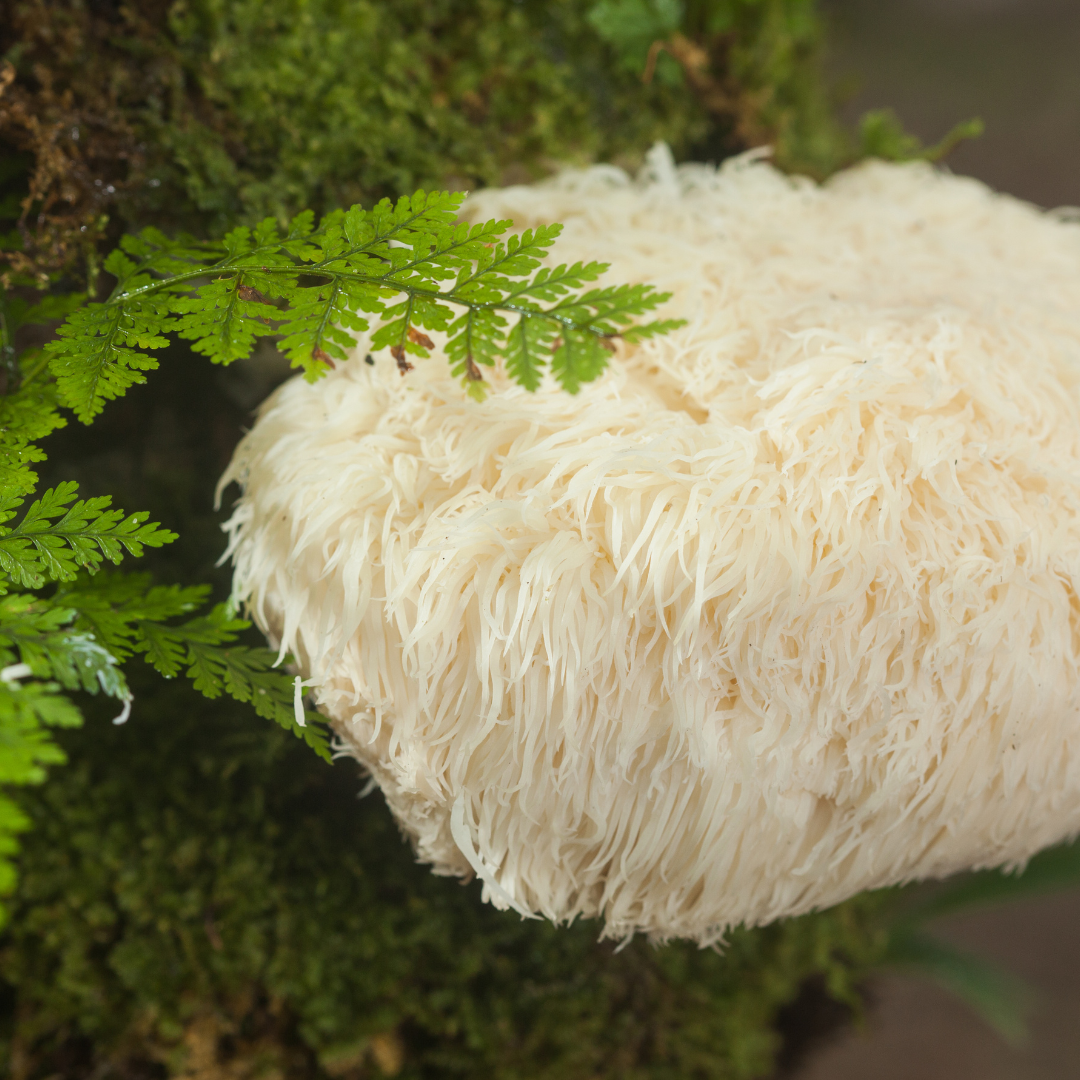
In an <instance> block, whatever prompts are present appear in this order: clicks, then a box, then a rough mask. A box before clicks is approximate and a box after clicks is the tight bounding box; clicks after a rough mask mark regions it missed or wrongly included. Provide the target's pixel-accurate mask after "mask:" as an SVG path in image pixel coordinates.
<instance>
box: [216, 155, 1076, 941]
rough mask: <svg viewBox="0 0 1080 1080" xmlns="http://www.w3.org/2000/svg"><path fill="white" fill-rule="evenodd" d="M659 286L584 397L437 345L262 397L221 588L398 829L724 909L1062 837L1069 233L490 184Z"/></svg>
mask: <svg viewBox="0 0 1080 1080" xmlns="http://www.w3.org/2000/svg"><path fill="white" fill-rule="evenodd" d="M467 208H468V210H469V213H470V215H471V216H472V217H474V218H476V219H483V218H487V217H494V216H498V217H501V218H507V217H509V218H513V219H514V221H515V227H518V228H526V227H529V226H532V225H535V224H538V223H540V222H546V221H562V222H564V223H565V226H566V227H565V231H564V233H563V236H562V238H561V239H560V241H559V242H558V243H557V244H556V247H555V251H554V254H555V256H556V258H557V259H558V261H560V262H572V261H575V260H578V259H591V258H602V259H604V260H605V261H610V263H611V270H610V271H609V275H608V278H609V279H610V280H611V281H649V282H652V283H654V284H655V285H657V286H658V287H659V288H661V289H663V290H670V291H671V292H672V293H673V294H674V295H673V298H672V299H671V301H670V302H669V303H668V304H667V306H666V309H665V310H664V311H663V312H662V314H663V315H665V316H681V317H685V318H686V319H687V320H688V322H687V325H686V326H684V327H683V328H682V329H681V330H678V331H675V332H674V333H671V334H669V335H667V336H665V337H662V338H659V339H655V340H650V341H647V342H645V343H643V344H642V345H640V346H634V347H627V346H623V345H620V347H619V351H618V353H617V355H616V356H615V357H614V358H613V362H612V364H611V368H610V370H609V371H607V372H606V373H605V375H604V376H603V377H602V378H601V379H599V380H598V381H597V382H595V383H592V384H589V385H587V386H585V387H584V388H583V389H582V391H581V392H580V393H579V394H578V395H576V396H570V395H568V394H565V393H563V392H562V391H560V390H559V389H558V388H557V387H555V386H554V385H553V384H551V385H549V384H547V383H545V385H544V386H543V387H542V388H541V390H540V391H539V392H537V393H536V394H529V393H527V392H526V391H524V390H522V389H520V388H518V387H516V386H514V385H512V384H510V383H509V382H508V381H507V380H506V379H505V378H503V377H501V376H500V375H498V374H497V373H496V374H495V375H494V376H492V378H491V381H492V383H493V390H492V392H491V393H489V395H488V397H487V400H486V401H484V402H482V403H478V402H475V401H472V400H469V399H467V398H466V397H465V395H464V393H463V391H462V390H461V388H460V386H459V385H458V384H457V383H456V382H455V381H454V380H452V379H451V378H450V375H449V370H448V367H447V365H446V363H445V361H444V360H443V359H441V357H440V356H439V355H435V356H433V357H432V359H430V360H428V361H419V362H418V363H417V365H416V370H415V371H414V372H412V373H411V374H410V375H408V376H407V377H405V378H402V377H400V376H399V374H398V372H397V371H396V368H395V366H394V364H393V362H392V361H391V360H389V359H383V358H379V359H378V361H377V363H376V364H375V365H374V366H369V365H366V364H365V363H364V362H363V359H362V358H363V356H364V352H365V350H364V343H363V342H361V345H360V348H359V350H358V354H357V358H356V359H355V360H353V361H350V362H349V363H347V364H343V365H339V367H338V369H337V370H336V371H334V372H332V373H330V375H329V376H328V377H326V378H325V379H323V380H321V381H320V382H318V383H316V384H314V385H309V384H307V383H305V382H303V381H301V380H293V381H292V382H290V383H287V384H286V385H285V386H283V387H282V388H281V389H280V390H278V391H277V393H276V394H275V395H273V396H272V397H271V399H270V400H269V401H268V402H267V403H266V404H265V405H264V407H263V409H262V411H261V414H260V416H259V419H258V422H257V424H256V425H255V427H254V429H253V430H252V431H251V432H250V433H249V434H248V435H247V437H246V438H245V439H244V441H243V442H242V444H241V445H240V447H239V449H238V450H237V453H236V457H235V460H234V462H233V465H232V467H231V469H230V472H229V473H228V474H227V476H226V478H225V479H230V478H231V479H236V480H238V481H239V482H240V484H241V487H242V489H243V490H242V496H241V498H240V500H239V502H238V504H237V507H236V510H235V513H234V515H233V517H232V520H231V522H230V523H229V526H228V528H229V530H230V533H231V554H232V557H233V559H234V561H235V591H236V595H237V596H238V597H239V598H240V599H242V600H243V601H244V602H246V604H247V605H248V607H249V609H250V611H251V612H252V614H253V617H254V618H255V620H256V622H257V623H258V624H259V625H260V626H261V627H262V628H263V629H264V630H265V631H266V632H267V633H268V634H269V635H270V637H271V638H272V640H274V641H275V642H277V643H280V646H281V648H282V650H283V651H288V652H291V653H292V654H293V655H294V656H295V657H296V658H297V661H298V663H299V665H300V668H301V670H302V672H303V674H304V675H305V677H310V678H311V679H312V680H313V682H314V686H313V693H314V695H315V699H316V701H317V703H318V706H319V708H320V709H321V710H322V711H323V712H324V714H325V715H326V716H327V717H328V718H329V719H330V720H331V722H332V724H333V726H334V729H335V731H336V732H337V734H338V736H339V738H340V740H341V742H342V744H343V745H344V747H345V748H346V749H347V751H348V752H349V753H350V754H352V755H354V756H355V757H356V758H358V759H359V760H360V761H361V762H362V763H363V764H364V766H365V767H366V768H367V769H368V770H370V772H371V774H372V776H373V777H374V779H375V780H376V781H377V783H378V784H379V786H380V787H381V788H382V790H383V792H384V793H385V796H386V798H387V801H388V803H389V805H390V807H391V808H392V810H393V812H394V814H395V816H396V817H397V819H398V821H399V822H400V824H401V826H402V828H403V830H404V831H405V832H406V833H407V834H408V835H409V837H410V838H411V839H412V841H413V843H414V844H415V846H416V850H417V853H418V855H419V857H420V858H421V859H422V860H425V861H427V862H430V863H431V864H432V865H433V866H434V868H435V870H436V872H438V873H444V874H455V875H463V876H464V875H469V874H472V873H476V874H477V875H479V876H480V877H481V878H482V879H483V882H484V892H485V896H486V897H487V898H488V899H489V900H491V901H492V902H493V903H495V904H496V905H498V906H503V907H514V908H516V909H517V910H519V911H521V912H522V913H528V914H538V915H543V916H546V917H548V918H550V919H555V920H567V919H571V918H574V917H575V916H585V917H592V916H598V917H601V918H603V919H604V922H605V934H606V935H607V936H609V937H624V936H626V935H629V934H632V933H634V932H639V931H642V932H646V933H648V934H650V935H653V936H654V937H656V938H667V937H686V938H693V939H696V940H698V941H701V942H703V943H705V942H711V941H715V940H717V939H718V938H719V937H720V936H721V935H722V934H723V932H724V930H725V929H726V928H727V927H728V926H730V925H732V924H734V923H739V922H746V923H750V924H755V923H763V922H767V921H769V920H772V919H775V918H777V917H779V916H783V915H790V914H795V913H799V912H804V911H807V910H810V909H812V908H815V907H822V906H826V905H829V904H832V903H835V902H837V901H840V900H842V899H844V898H845V897H848V896H850V895H852V894H853V893H855V892H858V891H861V890H863V889H867V888H871V887H876V886H882V885H887V884H891V883H895V882H901V881H908V880H912V879H916V878H924V877H932V876H941V875H946V874H949V873H952V872H954V871H956V870H959V869H962V868H965V867H986V866H996V865H1001V864H1009V865H1019V864H1022V863H1023V861H1024V860H1025V859H1026V858H1028V857H1029V856H1030V855H1031V854H1032V853H1034V852H1035V851H1037V850H1038V849H1040V848H1042V847H1044V846H1046V845H1048V844H1051V843H1054V842H1056V841H1059V840H1062V839H1064V838H1067V837H1070V836H1073V835H1076V833H1077V832H1078V831H1080V225H1078V224H1076V223H1074V222H1070V221H1069V220H1067V218H1066V216H1065V215H1056V216H1055V215H1052V214H1047V213H1044V212H1042V211H1039V210H1037V209H1035V208H1033V207H1030V206H1028V205H1026V204H1023V203H1020V202H1018V201H1016V200H1014V199H1011V198H1009V197H1005V196H1001V195H996V194H994V193H992V192H991V191H989V190H988V189H987V188H985V187H983V186H982V185H980V184H978V183H977V182H975V181H972V180H967V179H959V178H956V177H952V176H949V175H947V174H944V173H941V172H937V171H934V170H933V169H931V168H930V167H929V166H926V165H924V164H905V165H888V164H883V163H873V164H867V165H863V166H860V167H858V168H856V169H853V170H851V171H849V172H847V173H844V174H841V175H839V176H837V177H836V178H834V179H833V180H831V181H830V182H829V183H828V184H826V185H824V186H820V187H819V186H817V185H815V184H813V183H811V182H809V181H806V180H802V179H791V178H787V177H784V176H783V175H781V174H780V173H778V172H777V171H775V170H774V169H773V168H772V167H771V166H770V165H768V164H767V163H765V162H763V161H761V160H758V159H755V158H754V157H753V156H752V155H751V156H747V157H744V158H741V159H738V160H736V161H733V162H729V163H727V164H725V165H724V166H723V167H721V168H720V169H719V170H715V169H712V168H708V167H704V166H683V167H680V168H678V169H676V168H675V167H674V165H673V164H672V163H671V161H670V157H669V156H668V155H667V154H666V151H665V150H664V149H663V148H658V149H656V150H654V151H653V153H652V154H651V155H650V159H649V162H648V164H647V166H646V168H645V169H644V170H643V171H642V174H641V175H640V176H639V177H638V178H637V179H636V180H632V179H630V178H629V177H627V176H626V175H625V174H624V173H622V172H620V171H619V170H616V169H613V168H611V167H597V168H593V169H590V170H586V171H583V172H573V173H564V174H562V175H561V176H559V177H557V178H555V179H554V180H552V181H549V182H547V183H545V184H541V185H537V186H535V187H518V188H508V189H504V190H492V191H487V192H482V193H480V194H479V195H477V196H475V197H474V198H473V199H472V200H471V201H470V203H469V204H467Z"/></svg>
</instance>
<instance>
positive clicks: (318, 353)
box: [311, 345, 337, 371]
mask: <svg viewBox="0 0 1080 1080" xmlns="http://www.w3.org/2000/svg"><path fill="white" fill-rule="evenodd" d="M311 358H312V360H318V361H319V363H320V364H325V365H326V366H327V367H328V368H331V369H332V370H335V371H336V370H337V364H335V363H334V360H333V358H332V357H331V356H330V354H329V353H327V352H326V350H325V349H321V348H319V346H318V345H316V346H315V348H314V349H312V350H311Z"/></svg>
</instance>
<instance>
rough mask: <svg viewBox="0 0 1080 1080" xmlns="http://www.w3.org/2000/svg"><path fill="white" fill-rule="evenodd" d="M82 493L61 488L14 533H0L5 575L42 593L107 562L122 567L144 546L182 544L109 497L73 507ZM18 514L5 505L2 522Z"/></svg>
mask: <svg viewBox="0 0 1080 1080" xmlns="http://www.w3.org/2000/svg"><path fill="white" fill-rule="evenodd" d="M77 492H78V485H77V484H75V483H73V482H71V481H67V482H65V483H62V484H58V485H57V486H56V487H55V488H50V489H49V490H48V491H46V492H45V494H44V495H43V496H42V497H41V498H40V499H38V500H36V501H35V502H34V503H33V504H32V505H31V506H30V509H29V510H27V512H26V514H25V515H24V516H23V519H22V521H21V522H19V524H18V525H17V526H16V527H15V528H14V529H8V528H0V571H3V573H5V574H6V575H7V576H8V577H10V578H11V579H12V580H13V581H15V582H17V583H19V584H20V585H24V586H27V587H29V588H35V589H36V588H40V587H41V586H42V585H44V583H45V581H46V580H52V581H71V580H73V579H74V577H75V575H76V573H77V571H78V570H79V569H80V568H85V569H87V570H89V571H91V573H92V572H93V571H95V570H97V568H98V567H99V566H100V565H101V563H102V561H103V560H104V559H108V560H109V561H110V562H113V563H119V562H120V561H121V559H122V558H123V556H124V553H125V552H126V553H127V554H129V555H133V556H135V557H138V556H140V555H141V554H142V552H143V547H144V546H148V547H160V546H161V545H163V544H169V543H172V541H173V540H175V539H176V534H175V533H173V532H169V531H168V530H167V529H162V528H161V527H160V526H159V525H158V524H157V522H147V520H146V518H147V516H148V515H147V514H145V513H138V514H131V515H129V516H127V517H125V516H124V511H123V510H112V509H109V507H110V506H111V503H112V500H111V499H110V498H109V497H108V496H99V497H97V498H93V499H86V500H82V499H79V500H78V501H75V502H72V500H74V499H75V497H76V494H77ZM12 513H13V509H12V505H11V503H10V502H7V503H5V502H4V501H3V500H0V520H4V519H5V518H10V516H11V514H12ZM57 519H58V520H57Z"/></svg>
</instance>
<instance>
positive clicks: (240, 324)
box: [46, 191, 679, 421]
mask: <svg viewBox="0 0 1080 1080" xmlns="http://www.w3.org/2000/svg"><path fill="white" fill-rule="evenodd" d="M463 199H464V195H463V194H462V193H450V192H445V191H441V192H423V191H418V192H416V194H415V195H412V196H411V197H410V196H406V197H402V198H400V199H398V200H397V202H396V203H391V202H390V201H389V200H386V199H384V200H383V201H382V202H380V203H379V204H378V205H377V206H376V207H374V208H373V209H372V210H364V209H363V208H361V207H358V206H354V207H353V208H352V209H351V210H348V211H340V210H339V211H335V212H334V213H331V214H328V215H327V216H326V217H325V218H323V220H322V221H321V222H320V224H319V226H318V228H312V218H311V215H310V214H304V215H300V216H299V217H298V218H296V219H295V220H294V221H293V223H292V225H291V227H290V230H289V233H288V235H287V236H284V237H283V236H281V234H280V231H279V229H278V226H277V224H276V222H274V221H273V220H271V219H268V220H266V221H264V222H262V224H260V225H258V226H256V227H255V228H254V229H248V228H246V227H241V228H236V229H233V230H232V231H231V232H230V233H228V234H227V235H226V236H225V237H224V238H223V240H222V241H221V242H220V243H212V244H196V243H195V242H193V241H191V240H189V239H185V238H181V239H179V240H176V241H170V240H168V239H167V238H166V237H164V236H163V235H162V234H161V233H160V232H158V231H156V230H144V231H143V232H141V233H139V234H138V235H137V236H134V237H127V238H125V240H124V241H123V243H122V245H121V248H120V249H117V250H116V251H114V252H113V253H112V255H110V257H109V259H108V260H107V261H106V264H105V265H106V269H108V270H109V271H110V272H111V273H112V274H114V275H115V277H116V279H117V284H116V287H115V289H114V290H113V294H112V296H110V297H109V299H108V300H107V301H105V302H104V303H101V304H90V305H88V306H87V307H85V308H83V309H82V310H80V311H77V312H75V313H74V314H73V315H71V316H70V317H69V319H68V321H67V322H66V323H65V324H64V326H63V327H61V330H60V332H59V333H60V336H59V337H58V339H57V340H56V341H54V342H51V343H50V344H49V345H48V346H46V350H47V353H48V357H49V363H50V367H51V370H52V372H53V374H54V375H55V376H56V379H57V383H58V386H59V392H60V400H61V402H62V403H63V404H65V405H68V406H69V407H71V408H72V409H73V410H74V411H75V414H76V415H77V416H78V417H79V419H80V420H83V421H89V420H90V419H92V418H93V417H94V416H95V415H96V414H97V413H98V412H100V411H101V409H102V408H103V406H104V404H105V402H106V401H108V400H110V399H112V398H115V397H119V396H120V395H121V394H123V393H124V392H125V391H126V390H127V388H128V387H129V386H132V385H134V384H135V383H137V382H141V381H143V379H144V377H145V376H144V372H146V371H147V370H149V369H150V368H152V367H154V366H156V360H154V358H153V356H152V355H151V352H152V351H153V350H156V349H159V348H161V347H162V346H163V345H165V344H166V343H167V340H168V338H167V335H168V334H173V333H175V334H177V335H178V336H179V337H181V338H184V339H185V340H189V341H191V342H192V343H193V346H192V347H193V348H194V349H195V351H196V352H199V353H202V354H204V355H205V356H208V357H209V358H210V359H211V360H213V361H214V362H215V363H221V364H228V363H231V362H232V361H234V360H237V359H239V358H241V357H243V356H247V355H248V354H249V353H250V352H251V350H252V349H253V348H254V347H255V344H256V342H257V341H258V339H259V338H260V337H263V336H266V335H268V334H279V335H281V341H280V347H281V349H282V351H283V352H284V353H285V355H286V356H288V357H289V359H290V361H291V362H292V364H293V366H295V367H299V368H301V369H303V371H304V373H305V375H306V377H307V378H309V379H315V378H318V377H319V376H320V375H321V374H323V373H324V372H325V371H326V369H327V368H328V367H331V366H333V364H334V362H335V361H337V360H342V359H344V358H345V357H346V355H347V351H348V350H349V349H350V348H351V347H352V346H353V344H354V342H355V337H354V335H356V334H360V333H363V332H365V331H367V330H370V329H372V327H373V326H374V331H375V332H374V334H373V336H372V348H373V349H384V348H385V349H389V350H390V352H391V354H392V355H393V356H394V358H395V359H396V360H397V363H398V366H399V368H400V369H401V371H402V373H403V374H404V373H405V372H407V371H408V370H409V368H410V367H411V364H410V363H409V361H408V360H407V359H406V357H407V356H427V355H429V350H430V348H431V339H430V338H429V337H428V335H427V333H426V332H425V331H447V332H449V334H450V340H449V342H448V346H447V348H448V355H449V358H450V362H451V365H452V369H453V372H454V374H455V375H456V376H457V377H458V378H459V379H460V380H461V381H462V383H463V384H464V385H465V386H466V387H467V388H468V390H469V392H470V393H472V394H474V395H476V396H482V394H483V387H484V383H483V376H482V374H481V368H482V367H491V366H493V365H494V364H496V363H497V362H498V361H499V360H500V359H505V360H506V362H507V369H508V372H509V374H510V377H511V378H512V379H514V380H515V381H517V382H519V383H520V384H521V385H522V386H524V387H526V388H527V389H529V390H535V389H536V388H537V387H538V386H539V383H540V379H541V377H542V372H543V370H544V367H545V366H546V365H547V364H548V362H549V361H550V363H551V366H552V370H553V371H554V372H555V374H556V376H557V377H558V378H559V381H560V382H561V384H562V385H563V386H564V388H566V389H567V390H570V391H571V392H576V390H577V389H578V388H579V387H580V385H581V384H582V383H584V382H587V381H589V380H590V379H594V378H596V376H597V375H599V373H600V372H601V371H602V370H603V368H604V366H605V365H606V363H607V349H606V345H607V343H609V342H610V340H611V339H612V338H615V337H627V336H628V335H629V334H631V333H634V334H635V335H636V336H635V337H634V338H633V340H640V339H641V338H642V337H643V336H648V333H650V332H651V333H661V332H665V331H666V330H667V329H671V328H673V327H674V326H676V325H679V324H678V323H674V322H672V321H668V322H665V323H655V324H652V325H653V329H652V330H651V331H646V330H644V329H643V328H640V327H635V326H633V325H632V324H633V323H634V320H636V319H637V318H638V317H639V316H641V315H643V314H644V313H646V312H648V311H651V310H653V309H654V308H655V307H657V305H659V304H661V303H662V302H663V301H665V300H667V299H668V295H669V294H667V293H658V292H656V290H655V289H653V288H652V287H651V286H648V285H619V286H612V287H608V288H601V289H595V288H594V289H590V290H588V291H582V290H585V289H586V286H587V285H588V284H589V283H591V282H594V281H596V280H597V279H598V278H599V277H600V275H601V274H603V273H604V272H605V271H606V270H607V266H606V264H604V263H599V262H590V263H575V264H574V265H572V266H559V267H556V268H554V269H550V268H546V267H542V266H541V262H542V261H543V259H544V258H545V257H546V256H547V254H548V252H549V250H550V248H551V246H552V244H554V242H555V240H556V239H557V238H558V236H559V233H560V230H561V226H559V225H543V226H539V227H537V228H535V229H529V230H527V231H525V232H524V233H522V234H521V235H520V236H516V235H510V236H506V235H505V234H506V233H507V232H508V230H509V229H510V227H511V225H512V222H510V221H497V220H492V221H487V222H483V223H480V224H476V225H469V224H466V223H463V222H460V221H458V220H457V212H458V210H459V209H460V207H461V203H462V201H463ZM369 316H370V317H373V318H369ZM557 339H558V340H557ZM560 349H561V350H562V351H561V352H560V351H559V350H560ZM552 350H554V353H555V355H554V356H552V355H551V353H552Z"/></svg>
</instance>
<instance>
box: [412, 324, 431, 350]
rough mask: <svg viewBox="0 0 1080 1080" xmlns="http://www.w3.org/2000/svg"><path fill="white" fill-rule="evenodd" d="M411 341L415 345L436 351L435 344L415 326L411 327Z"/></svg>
mask: <svg viewBox="0 0 1080 1080" xmlns="http://www.w3.org/2000/svg"><path fill="white" fill-rule="evenodd" d="M409 340H410V341H411V342H413V344H415V345H420V346H421V347H422V348H425V349H434V348H435V342H434V341H432V340H431V338H429V337H428V336H427V334H423V333H421V332H420V331H419V330H417V329H416V327H415V326H410V327H409Z"/></svg>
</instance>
